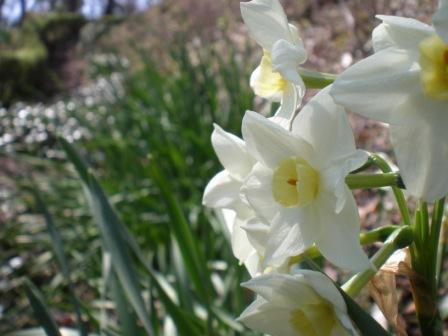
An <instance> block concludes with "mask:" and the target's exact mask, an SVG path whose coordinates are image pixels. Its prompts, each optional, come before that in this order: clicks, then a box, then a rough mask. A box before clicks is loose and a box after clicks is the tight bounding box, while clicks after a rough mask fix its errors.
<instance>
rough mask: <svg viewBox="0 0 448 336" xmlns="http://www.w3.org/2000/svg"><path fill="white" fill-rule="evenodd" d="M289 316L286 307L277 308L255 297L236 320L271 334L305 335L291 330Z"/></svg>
mask: <svg viewBox="0 0 448 336" xmlns="http://www.w3.org/2000/svg"><path fill="white" fill-rule="evenodd" d="M290 318H291V317H290V311H289V310H288V309H285V308H279V307H277V306H275V305H272V304H270V303H269V302H266V301H265V300H264V299H262V298H257V299H256V300H255V301H254V302H253V303H252V304H251V305H250V306H249V307H247V308H246V309H245V310H244V311H243V313H242V314H241V316H240V317H239V318H238V321H240V322H243V323H244V324H245V325H246V326H248V327H249V328H251V329H254V330H257V331H261V332H263V333H267V334H269V335H271V336H306V335H301V334H298V333H297V332H296V331H294V330H293V328H292V327H291V324H290V322H289V320H290Z"/></svg>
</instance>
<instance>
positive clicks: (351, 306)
mask: <svg viewBox="0 0 448 336" xmlns="http://www.w3.org/2000/svg"><path fill="white" fill-rule="evenodd" d="M338 289H339V292H340V293H341V294H342V297H343V298H344V301H345V304H346V305H347V311H348V315H349V316H350V318H351V319H352V320H353V322H355V324H356V326H357V327H358V329H359V331H361V335H363V336H391V334H389V333H388V332H387V331H386V330H384V329H383V327H381V326H380V325H379V324H378V322H377V321H375V319H374V318H373V317H372V316H370V315H369V314H368V313H367V312H366V311H365V310H364V309H362V308H361V307H360V306H359V305H358V304H357V303H356V301H355V300H353V299H352V298H351V297H350V296H348V295H347V294H346V293H345V292H344V291H343V290H342V289H340V288H339V287H338Z"/></svg>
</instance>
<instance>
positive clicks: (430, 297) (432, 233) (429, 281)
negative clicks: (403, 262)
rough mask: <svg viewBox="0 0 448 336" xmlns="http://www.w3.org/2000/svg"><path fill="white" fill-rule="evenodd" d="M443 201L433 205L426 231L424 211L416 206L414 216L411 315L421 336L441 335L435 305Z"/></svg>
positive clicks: (426, 216) (437, 311)
mask: <svg viewBox="0 0 448 336" xmlns="http://www.w3.org/2000/svg"><path fill="white" fill-rule="evenodd" d="M444 205H445V200H444V199H441V200H439V201H438V202H436V204H435V205H434V209H433V214H432V221H431V227H429V216H428V207H427V204H426V203H425V202H419V204H418V208H417V211H416V213H415V233H416V237H415V238H416V239H415V244H414V249H415V253H414V256H413V257H412V268H413V270H414V272H415V276H413V277H411V278H410V282H411V287H412V295H413V297H414V303H415V311H416V314H417V318H418V322H419V325H420V330H421V332H422V334H423V335H429V336H440V335H442V333H443V332H442V329H443V328H442V321H441V318H440V314H439V310H438V305H437V299H438V298H437V288H438V276H437V269H438V251H439V238H440V231H441V226H442V219H443V210H444Z"/></svg>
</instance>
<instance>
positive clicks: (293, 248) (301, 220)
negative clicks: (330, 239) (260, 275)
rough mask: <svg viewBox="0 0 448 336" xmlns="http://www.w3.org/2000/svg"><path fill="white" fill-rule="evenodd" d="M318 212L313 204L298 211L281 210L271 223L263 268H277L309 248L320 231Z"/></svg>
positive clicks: (292, 209)
mask: <svg viewBox="0 0 448 336" xmlns="http://www.w3.org/2000/svg"><path fill="white" fill-rule="evenodd" d="M320 211H321V209H319V208H317V207H314V206H313V204H311V205H308V206H305V207H303V208H300V209H298V208H287V209H284V208H283V209H281V211H280V212H279V213H278V215H277V217H276V218H274V220H273V223H272V229H271V232H270V234H269V240H268V244H267V246H266V252H265V260H264V264H265V266H274V267H279V266H280V265H282V264H283V263H284V262H285V261H286V260H287V259H288V258H290V257H293V256H296V255H299V254H300V253H303V252H304V251H305V250H306V249H307V248H309V247H310V246H311V245H312V244H313V243H314V242H315V241H316V237H317V236H318V235H319V234H320V231H321V229H322V226H321V221H320V220H319V217H320Z"/></svg>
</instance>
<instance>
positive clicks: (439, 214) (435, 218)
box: [429, 198, 445, 288]
mask: <svg viewBox="0 0 448 336" xmlns="http://www.w3.org/2000/svg"><path fill="white" fill-rule="evenodd" d="M444 209H445V198H442V199H440V200H439V201H437V202H436V204H434V209H433V211H432V221H431V233H430V237H429V240H430V242H431V246H432V248H431V251H432V252H433V255H432V261H433V263H434V264H433V267H432V270H433V272H434V273H433V274H432V278H433V279H434V280H435V282H436V283H435V287H436V288H438V285H439V275H440V271H439V267H440V266H439V265H440V259H441V256H442V254H441V253H440V251H443V242H442V244H439V242H440V232H441V229H442V221H443V212H444Z"/></svg>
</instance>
